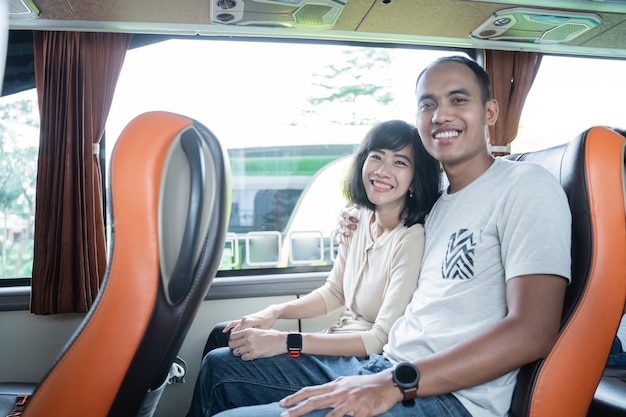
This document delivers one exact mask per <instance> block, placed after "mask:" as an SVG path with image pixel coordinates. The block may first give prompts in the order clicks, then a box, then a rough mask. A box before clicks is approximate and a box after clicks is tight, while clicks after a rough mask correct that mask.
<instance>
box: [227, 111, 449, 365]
mask: <svg viewBox="0 0 626 417" xmlns="http://www.w3.org/2000/svg"><path fill="white" fill-rule="evenodd" d="M439 178H440V169H439V164H438V162H437V161H435V160H434V159H433V158H432V157H431V156H430V155H428V153H427V152H426V151H425V149H424V147H423V145H422V142H421V140H420V139H419V136H418V134H417V130H416V129H415V128H414V127H413V126H411V125H409V124H408V123H406V122H403V121H400V120H391V121H387V122H382V123H380V124H378V125H376V126H374V127H373V128H372V129H371V130H370V131H369V132H368V134H367V135H366V137H365V138H364V140H363V142H362V143H361V146H360V149H359V150H358V152H357V154H356V155H355V158H354V162H353V165H352V168H351V170H350V171H349V173H348V177H347V180H346V183H345V186H344V193H345V196H346V198H347V200H348V201H350V202H352V203H354V204H357V205H359V206H360V207H361V209H360V210H358V212H357V215H358V216H359V218H360V220H361V221H362V222H363V223H364V224H369V225H370V227H368V228H366V229H364V230H359V231H358V232H357V233H356V234H355V235H354V236H353V237H352V238H351V239H349V241H347V242H346V245H341V247H340V249H339V253H338V256H337V259H336V260H335V263H334V266H333V269H332V271H331V272H330V275H329V277H328V280H327V282H326V284H325V285H324V286H322V287H320V288H318V289H317V290H315V291H313V292H311V293H309V294H307V295H306V296H304V297H302V298H299V299H297V300H294V301H290V302H286V303H282V304H277V305H271V306H269V307H267V308H265V309H263V310H261V311H259V312H257V313H254V314H251V315H248V316H244V317H243V318H242V319H241V320H236V321H233V322H231V323H229V324H228V325H227V326H226V327H225V328H224V330H223V331H224V332H225V333H226V332H230V340H229V343H228V346H229V347H230V349H231V351H232V353H233V354H234V355H235V356H240V357H241V358H242V359H243V360H251V359H257V358H262V357H269V356H274V355H278V354H283V353H287V335H288V333H287V332H279V331H275V330H270V329H271V327H272V326H273V325H274V323H275V322H276V320H278V319H304V318H310V317H318V316H322V315H325V314H328V313H331V312H333V311H336V310H338V309H343V311H342V313H341V316H340V317H339V320H338V321H337V322H336V323H334V324H333V325H332V326H330V327H329V328H328V329H327V330H326V331H325V332H323V333H307V334H303V335H302V347H301V349H302V353H307V354H317V355H334V356H360V357H364V356H367V355H368V354H370V353H373V352H376V353H380V352H382V347H383V345H384V344H385V343H386V342H387V334H388V333H389V329H390V328H391V325H392V324H393V322H394V321H395V320H396V319H397V318H398V317H399V316H400V315H401V314H402V313H403V312H404V308H405V306H406V305H407V304H408V302H409V300H410V297H411V295H412V294H413V291H414V290H415V287H416V285H417V278H418V275H419V273H418V272H419V268H420V263H421V258H422V252H423V248H424V228H423V223H424V218H425V216H426V214H427V213H428V211H429V210H430V208H431V207H432V205H433V203H434V201H435V200H436V198H437V197H438V195H439Z"/></svg>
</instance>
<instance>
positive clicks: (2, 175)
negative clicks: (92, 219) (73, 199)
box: [0, 89, 39, 278]
mask: <svg viewBox="0 0 626 417" xmlns="http://www.w3.org/2000/svg"><path fill="white" fill-rule="evenodd" d="M38 148H39V111H38V109H37V94H36V91H35V90H34V89H33V90H29V91H25V92H21V93H16V94H12V95H9V96H5V97H1V98H0V278H25V277H30V276H31V273H32V269H33V231H34V220H35V181H36V177H37V152H38Z"/></svg>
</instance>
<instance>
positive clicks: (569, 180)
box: [508, 127, 626, 417]
mask: <svg viewBox="0 0 626 417" xmlns="http://www.w3.org/2000/svg"><path fill="white" fill-rule="evenodd" d="M508 158H510V159H514V160H520V161H530V162H535V163H538V164H540V165H543V166H544V167H546V168H547V169H548V170H549V171H550V172H552V174H554V175H555V177H556V178H558V180H559V181H560V183H561V185H562V186H563V188H564V189H565V192H566V194H567V197H568V200H569V204H570V208H571V212H572V283H571V284H570V285H569V287H568V289H567V292H566V299H565V306H564V310H563V318H562V325H561V331H560V335H559V338H558V340H557V342H556V344H555V346H554V348H553V349H552V351H551V353H550V354H549V355H548V357H547V358H545V359H544V360H542V361H538V362H535V363H533V364H530V365H527V366H525V367H523V368H522V370H521V372H520V375H519V378H518V383H517V387H516V390H515V393H514V396H513V402H512V408H511V413H510V415H511V416H514V417H521V416H532V417H554V416H567V417H583V416H585V415H586V413H587V409H588V407H589V404H590V402H591V399H592V398H593V394H594V392H595V389H596V386H597V384H598V381H599V380H600V377H601V375H602V372H603V370H604V367H605V364H606V359H607V356H608V352H609V349H610V347H611V344H612V342H613V338H614V337H615V333H616V331H617V327H618V325H619V322H620V319H621V316H622V311H623V309H624V300H625V297H626V220H625V217H626V216H625V213H626V211H625V208H624V183H623V182H624V178H623V173H624V137H623V136H621V135H620V134H618V133H616V132H614V131H613V130H611V129H608V128H605V127H593V128H591V129H589V130H587V131H585V132H583V133H582V134H581V135H580V136H579V137H577V138H576V139H575V140H573V141H572V142H569V143H566V144H564V145H561V146H557V147H554V148H551V149H547V150H542V151H538V152H530V153H526V154H520V155H512V156H509V157H508ZM546 210H550V207H546Z"/></svg>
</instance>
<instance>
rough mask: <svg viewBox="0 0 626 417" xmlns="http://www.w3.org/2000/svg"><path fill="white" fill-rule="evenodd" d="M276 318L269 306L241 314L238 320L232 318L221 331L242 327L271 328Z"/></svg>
mask: <svg viewBox="0 0 626 417" xmlns="http://www.w3.org/2000/svg"><path fill="white" fill-rule="evenodd" d="M276 320H277V313H276V311H275V309H274V308H273V307H272V306H270V307H268V308H265V309H263V310H261V311H259V312H256V313H254V314H250V315H247V316H243V317H242V318H241V319H239V320H233V321H231V322H230V323H228V324H227V325H226V327H224V330H222V333H228V332H229V331H231V330H233V331H239V330H243V329H271V328H272V326H273V325H274V323H275V322H276Z"/></svg>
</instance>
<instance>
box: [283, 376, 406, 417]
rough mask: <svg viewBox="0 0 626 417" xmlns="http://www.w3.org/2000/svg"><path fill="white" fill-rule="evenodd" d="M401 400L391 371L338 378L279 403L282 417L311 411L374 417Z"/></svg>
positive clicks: (332, 415) (338, 416) (340, 416)
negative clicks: (328, 410)
mask: <svg viewBox="0 0 626 417" xmlns="http://www.w3.org/2000/svg"><path fill="white" fill-rule="evenodd" d="M400 401H402V393H401V391H400V389H399V388H397V387H396V386H394V385H393V381H392V378H391V369H389V370H386V371H383V372H380V373H377V374H372V375H358V376H348V377H341V378H338V379H336V380H334V381H332V382H329V383H327V384H324V385H318V386H314V387H306V388H303V389H301V390H300V391H298V392H296V393H295V394H293V395H290V396H288V397H285V398H283V399H282V400H281V401H280V405H281V406H282V407H291V406H293V405H294V404H298V405H295V406H293V407H291V408H289V409H288V410H285V411H284V412H283V413H282V414H281V417H299V416H303V415H305V414H307V413H310V412H311V411H315V410H324V409H326V408H332V410H331V411H330V412H329V413H328V414H327V415H326V417H343V416H353V417H373V416H377V415H379V414H382V413H385V412H387V411H389V410H390V409H391V408H392V407H393V406H395V405H396V403H398V402H400Z"/></svg>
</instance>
